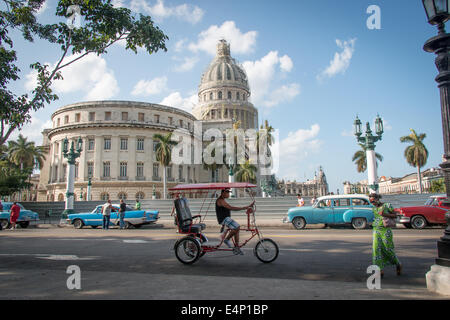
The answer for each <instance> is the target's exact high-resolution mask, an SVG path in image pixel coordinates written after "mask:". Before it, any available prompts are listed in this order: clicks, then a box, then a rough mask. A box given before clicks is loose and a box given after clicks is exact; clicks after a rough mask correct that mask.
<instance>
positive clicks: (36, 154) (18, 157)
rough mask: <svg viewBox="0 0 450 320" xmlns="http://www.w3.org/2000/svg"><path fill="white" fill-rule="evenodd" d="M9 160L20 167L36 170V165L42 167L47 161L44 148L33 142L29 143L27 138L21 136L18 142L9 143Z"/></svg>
mask: <svg viewBox="0 0 450 320" xmlns="http://www.w3.org/2000/svg"><path fill="white" fill-rule="evenodd" d="M8 153H9V160H10V161H11V162H12V163H14V164H15V165H17V166H18V167H20V169H21V170H23V169H24V168H31V169H34V167H35V164H38V165H39V168H41V167H42V165H43V163H44V160H45V151H44V148H43V147H40V146H36V145H35V143H34V142H33V141H27V138H25V137H24V136H22V134H19V137H18V139H17V141H9V143H8Z"/></svg>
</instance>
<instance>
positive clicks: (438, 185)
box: [430, 178, 446, 193]
mask: <svg viewBox="0 0 450 320" xmlns="http://www.w3.org/2000/svg"><path fill="white" fill-rule="evenodd" d="M430 192H431V193H445V192H446V189H445V182H444V179H443V178H442V179H438V180H433V181H431V185H430Z"/></svg>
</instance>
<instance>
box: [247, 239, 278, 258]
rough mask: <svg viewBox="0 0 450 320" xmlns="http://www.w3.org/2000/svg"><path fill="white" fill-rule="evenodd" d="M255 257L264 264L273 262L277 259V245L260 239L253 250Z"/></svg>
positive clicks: (268, 240)
mask: <svg viewBox="0 0 450 320" xmlns="http://www.w3.org/2000/svg"><path fill="white" fill-rule="evenodd" d="M253 252H254V254H255V256H256V257H257V258H258V259H259V260H260V261H261V262H264V263H269V262H272V261H274V260H275V259H276V258H277V257H278V252H279V249H278V245H277V244H276V243H275V241H273V240H272V239H261V240H259V241H258V243H257V244H256V246H255V249H254V250H253Z"/></svg>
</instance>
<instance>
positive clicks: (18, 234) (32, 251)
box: [0, 224, 445, 300]
mask: <svg viewBox="0 0 450 320" xmlns="http://www.w3.org/2000/svg"><path fill="white" fill-rule="evenodd" d="M206 231H207V232H206V235H207V236H208V237H210V238H216V237H218V231H217V229H215V228H212V229H210V230H208V229H207V230H206ZM261 231H262V233H263V235H264V236H265V237H266V238H272V239H273V240H275V241H276V242H277V243H278V245H279V247H280V255H279V257H278V259H277V260H276V261H275V262H273V263H271V264H262V263H261V262H259V260H257V258H256V257H255V256H254V255H253V252H252V249H253V247H254V244H255V240H252V242H250V243H249V244H248V245H247V247H245V248H244V253H245V255H243V256H234V255H231V254H229V253H223V252H215V253H208V254H206V255H205V256H204V257H202V258H201V259H200V260H199V261H198V262H197V263H195V264H194V265H191V266H186V265H183V264H181V263H180V262H178V260H177V259H176V257H175V254H174V251H173V250H172V247H173V244H174V242H175V239H176V238H177V237H178V236H177V234H176V233H175V230H174V229H172V228H167V227H164V226H163V225H161V224H160V225H155V226H147V227H144V228H142V229H140V230H136V229H130V230H118V229H110V230H108V231H105V230H101V229H90V228H85V229H81V230H75V229H73V228H57V227H55V226H50V225H43V226H41V227H39V228H29V229H17V230H15V231H9V230H3V231H1V232H0V239H1V240H0V248H1V251H0V252H1V253H0V265H1V267H0V298H1V299H5V298H6V299H28V298H32V299H86V298H88V299H92V298H94V299H117V298H118V297H120V298H121V299H190V298H194V297H195V299H206V300H209V299H219V300H220V299H269V300H272V299H409V298H412V299H414V298H421V299H442V298H445V297H443V296H439V295H435V294H432V293H430V292H428V291H427V289H426V283H425V274H426V272H428V271H429V269H430V266H431V265H432V264H434V258H435V257H436V240H437V239H438V238H439V237H440V236H441V235H442V232H443V230H442V229H440V228H436V229H426V230H421V231H416V230H407V229H396V230H395V231H394V239H395V244H396V247H397V252H398V255H399V257H400V259H401V261H402V263H403V265H404V275H402V276H400V277H398V276H396V275H395V270H394V268H391V269H387V270H386V275H385V277H384V278H383V280H382V282H381V290H369V289H367V286H366V280H367V278H368V277H369V274H367V273H366V269H367V267H368V266H369V265H370V264H371V240H372V236H371V230H361V231H356V230H353V229H349V228H331V229H330V228H328V229H321V228H310V229H307V230H302V231H297V230H293V229H292V228H290V227H288V226H286V227H284V228H280V227H278V228H275V227H272V228H269V227H263V228H261ZM70 265H76V266H79V267H80V270H81V289H80V290H76V289H74V290H69V289H68V288H67V285H66V281H67V279H68V277H69V276H70V275H71V274H67V273H66V271H67V268H68V266H70Z"/></svg>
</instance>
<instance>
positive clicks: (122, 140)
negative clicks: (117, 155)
mask: <svg viewBox="0 0 450 320" xmlns="http://www.w3.org/2000/svg"><path fill="white" fill-rule="evenodd" d="M120 150H128V139H127V138H120Z"/></svg>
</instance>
